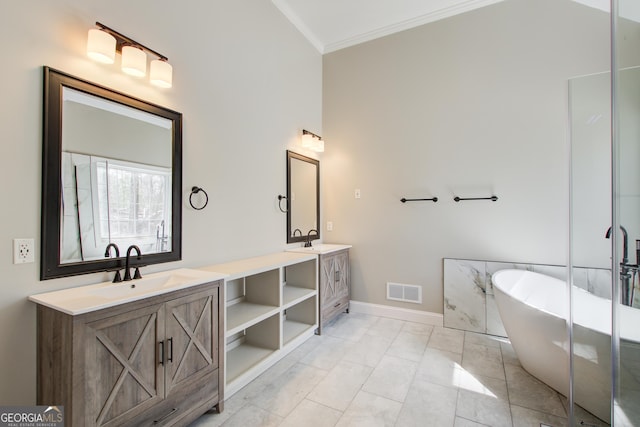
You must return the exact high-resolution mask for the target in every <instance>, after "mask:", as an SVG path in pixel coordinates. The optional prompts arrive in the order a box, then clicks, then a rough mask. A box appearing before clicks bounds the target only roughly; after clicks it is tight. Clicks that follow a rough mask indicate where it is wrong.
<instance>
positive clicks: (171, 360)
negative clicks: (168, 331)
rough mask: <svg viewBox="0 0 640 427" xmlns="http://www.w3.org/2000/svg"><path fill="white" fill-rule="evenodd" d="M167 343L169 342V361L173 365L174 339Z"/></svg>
mask: <svg viewBox="0 0 640 427" xmlns="http://www.w3.org/2000/svg"><path fill="white" fill-rule="evenodd" d="M167 341H168V342H169V357H168V358H167V360H168V361H169V362H171V363H173V337H171V338H169V339H168V340H167Z"/></svg>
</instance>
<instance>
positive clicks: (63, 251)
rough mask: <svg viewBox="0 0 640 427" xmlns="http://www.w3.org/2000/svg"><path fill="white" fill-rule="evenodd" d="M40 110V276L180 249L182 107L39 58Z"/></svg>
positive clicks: (151, 259) (158, 258)
mask: <svg viewBox="0 0 640 427" xmlns="http://www.w3.org/2000/svg"><path fill="white" fill-rule="evenodd" d="M43 120H44V126H43V153H42V222H41V227H42V229H41V247H42V257H41V264H40V278H41V280H46V279H52V278H57V277H66V276H72V275H77V274H85V273H94V272H99V271H106V270H113V269H116V268H122V267H123V266H124V258H125V256H126V251H127V248H128V247H129V246H131V245H137V246H138V247H139V248H140V249H141V251H142V259H141V261H139V265H148V264H157V263H161V262H169V261H177V260H179V259H181V253H182V236H181V234H182V233H181V229H182V228H181V227H182V192H181V188H182V114H181V113H178V112H175V111H172V110H169V109H167V108H164V107H160V106H158V105H155V104H151V103H149V102H146V101H143V100H140V99H136V98H133V97H130V96H128V95H125V94H123V93H120V92H116V91H113V90H111V89H108V88H105V87H102V86H99V85H96V84H93V83H90V82H88V81H85V80H81V79H78V78H76V77H73V76H70V75H68V74H65V73H62V72H60V71H57V70H54V69H51V68H49V67H44V116H43ZM110 243H114V244H116V245H117V246H118V247H119V255H120V256H119V257H116V253H115V251H114V250H112V251H111V252H110V253H107V252H106V248H107V245H109V244H110Z"/></svg>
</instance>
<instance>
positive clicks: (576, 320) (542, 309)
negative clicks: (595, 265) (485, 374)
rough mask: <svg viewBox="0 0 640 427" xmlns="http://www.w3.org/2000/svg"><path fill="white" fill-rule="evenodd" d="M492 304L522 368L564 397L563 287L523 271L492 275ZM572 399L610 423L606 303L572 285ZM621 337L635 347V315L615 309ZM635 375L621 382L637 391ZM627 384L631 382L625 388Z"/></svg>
mask: <svg viewBox="0 0 640 427" xmlns="http://www.w3.org/2000/svg"><path fill="white" fill-rule="evenodd" d="M492 282H493V285H494V291H495V297H496V303H497V305H498V311H499V313H500V316H501V317H502V322H503V323H504V327H505V330H506V331H507V335H508V336H509V339H510V340H511V344H512V345H513V348H514V350H515V352H516V354H517V356H518V359H520V363H521V364H522V366H523V368H524V369H526V370H527V371H528V372H529V373H530V374H531V375H533V376H535V377H536V378H538V379H539V380H541V381H543V382H545V383H546V384H547V385H549V386H551V387H553V388H554V389H556V390H557V391H559V392H560V393H562V394H564V395H565V396H568V395H569V394H568V393H569V336H568V329H567V322H568V319H569V304H568V298H569V296H568V288H567V285H566V282H565V281H563V280H558V279H555V278H553V277H549V276H545V275H543V274H539V273H534V272H531V271H526V270H501V271H498V272H496V273H495V274H494V275H493V276H492ZM572 294H573V304H572V310H573V338H574V341H573V351H574V358H573V363H574V365H573V366H574V400H575V403H577V404H578V405H580V406H582V407H583V408H584V409H586V410H588V411H589V412H591V413H592V414H594V415H596V416H598V417H599V418H601V419H602V420H604V421H607V422H610V419H611V415H610V414H611V412H610V411H611V301H610V300H607V299H604V298H600V297H598V296H595V295H593V294H590V293H589V292H587V291H585V290H583V289H580V288H578V287H576V286H573V291H572ZM620 319H621V322H620V323H621V328H620V338H621V341H624V342H625V343H627V344H629V343H630V344H631V345H633V346H637V345H638V343H640V327H639V326H640V310H638V309H634V308H631V307H626V306H621V307H620ZM637 375H638V373H634V375H632V376H631V378H627V377H628V376H625V378H624V381H625V382H626V383H627V386H630V387H631V389H634V390H640V382H638V381H637V378H638V376H637ZM630 382H631V383H630Z"/></svg>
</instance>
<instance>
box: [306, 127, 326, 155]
mask: <svg viewBox="0 0 640 427" xmlns="http://www.w3.org/2000/svg"><path fill="white" fill-rule="evenodd" d="M301 143H302V147H303V148H308V149H309V150H313V151H316V152H318V153H322V152H324V141H323V140H322V137H320V136H319V135H316V134H315V133H312V132H309V131H308V130H306V129H302V140H301Z"/></svg>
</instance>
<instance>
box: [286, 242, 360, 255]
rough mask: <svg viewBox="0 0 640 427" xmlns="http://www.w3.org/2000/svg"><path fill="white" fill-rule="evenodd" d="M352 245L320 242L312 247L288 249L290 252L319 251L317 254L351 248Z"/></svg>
mask: <svg viewBox="0 0 640 427" xmlns="http://www.w3.org/2000/svg"><path fill="white" fill-rule="evenodd" d="M350 247H351V245H338V244H332V243H319V244H317V245H316V246H311V247H307V248H305V247H299V248H292V249H287V251H288V252H306V253H317V254H327V253H330V252H335V251H339V250H342V249H349V248H350Z"/></svg>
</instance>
